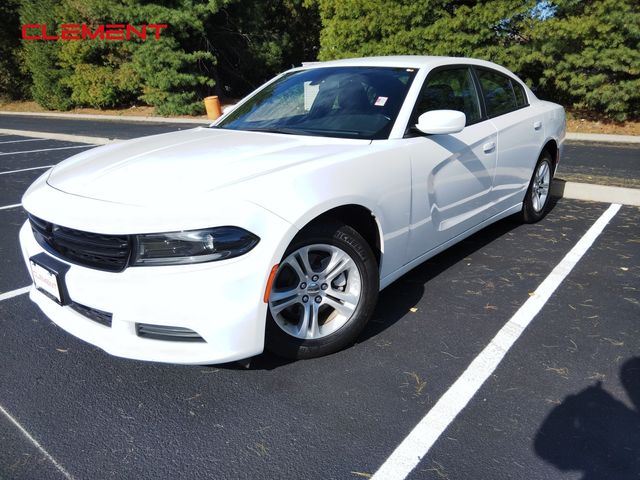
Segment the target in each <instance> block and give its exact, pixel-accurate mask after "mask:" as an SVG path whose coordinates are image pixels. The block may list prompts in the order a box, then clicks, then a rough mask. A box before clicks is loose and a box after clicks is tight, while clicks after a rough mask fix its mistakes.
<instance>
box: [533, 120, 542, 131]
mask: <svg viewBox="0 0 640 480" xmlns="http://www.w3.org/2000/svg"><path fill="white" fill-rule="evenodd" d="M533 128H534V129H535V130H540V129H541V128H542V122H540V121H537V122H533Z"/></svg>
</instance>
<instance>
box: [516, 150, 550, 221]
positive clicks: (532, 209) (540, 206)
mask: <svg viewBox="0 0 640 480" xmlns="http://www.w3.org/2000/svg"><path fill="white" fill-rule="evenodd" d="M552 179H553V159H552V158H551V154H550V153H549V152H547V151H546V150H545V151H543V152H542V154H541V155H540V158H539V159H538V163H537V164H536V168H535V170H534V171H533V177H531V182H530V183H529V189H528V190H527V194H526V196H525V198H524V202H523V204H522V220H523V221H524V222H526V223H535V222H537V221H538V220H541V219H542V218H543V217H544V216H545V215H546V214H547V211H548V210H549V203H550V202H549V200H550V198H551V180H552Z"/></svg>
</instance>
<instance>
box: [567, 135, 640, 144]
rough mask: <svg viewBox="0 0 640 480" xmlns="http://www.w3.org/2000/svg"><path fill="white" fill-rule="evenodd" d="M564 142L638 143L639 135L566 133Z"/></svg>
mask: <svg viewBox="0 0 640 480" xmlns="http://www.w3.org/2000/svg"><path fill="white" fill-rule="evenodd" d="M565 140H569V141H576V142H604V143H640V135H609V134H606V133H574V132H567V134H566V136H565Z"/></svg>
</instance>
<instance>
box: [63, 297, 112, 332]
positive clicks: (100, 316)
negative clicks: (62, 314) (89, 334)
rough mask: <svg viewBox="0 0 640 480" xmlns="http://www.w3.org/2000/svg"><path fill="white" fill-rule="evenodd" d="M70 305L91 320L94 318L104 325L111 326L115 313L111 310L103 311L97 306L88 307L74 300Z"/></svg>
mask: <svg viewBox="0 0 640 480" xmlns="http://www.w3.org/2000/svg"><path fill="white" fill-rule="evenodd" d="M69 307H70V308H71V309H73V310H75V311H76V312H78V313H79V314H80V315H82V316H84V317H87V318H88V319H89V320H93V321H94V322H97V323H99V324H100V325H104V326H105V327H111V319H112V318H113V315H112V314H111V313H109V312H103V311H102V310H98V309H97V308H91V307H87V306H86V305H82V304H80V303H76V302H72V303H71V304H70V305H69Z"/></svg>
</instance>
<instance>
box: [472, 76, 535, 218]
mask: <svg viewBox="0 0 640 480" xmlns="http://www.w3.org/2000/svg"><path fill="white" fill-rule="evenodd" d="M475 72H476V75H477V78H478V80H479V84H480V86H481V88H482V92H483V96H484V102H485V106H486V110H487V115H488V116H489V118H490V119H491V123H492V124H493V125H494V126H495V128H496V130H497V131H498V162H497V166H496V175H495V180H494V191H495V197H496V198H495V199H496V205H495V213H500V212H502V211H504V210H507V209H509V208H511V207H513V206H514V205H517V204H518V203H521V202H522V200H523V198H524V195H525V193H526V191H527V188H528V186H529V181H530V180H531V176H532V174H533V169H534V167H535V164H536V162H537V160H538V154H539V149H540V147H541V146H542V143H543V141H544V125H543V121H542V116H541V115H539V114H538V113H536V111H535V110H534V109H533V108H532V107H531V106H529V102H528V99H527V96H526V92H525V90H524V88H523V87H522V85H520V83H519V82H518V81H516V80H515V79H514V78H511V77H509V76H507V75H504V74H502V73H500V72H497V71H495V70H491V69H488V68H484V67H476V68H475Z"/></svg>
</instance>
